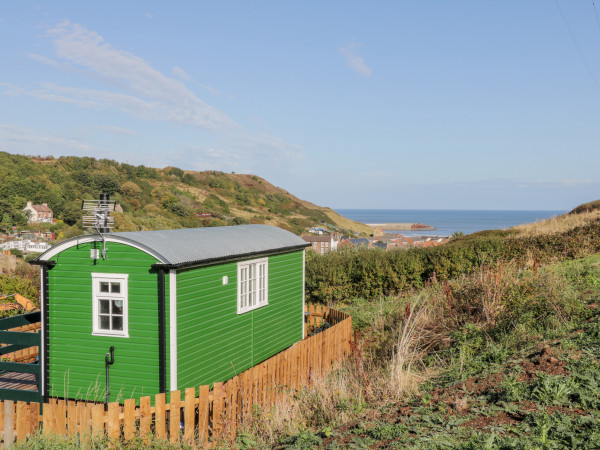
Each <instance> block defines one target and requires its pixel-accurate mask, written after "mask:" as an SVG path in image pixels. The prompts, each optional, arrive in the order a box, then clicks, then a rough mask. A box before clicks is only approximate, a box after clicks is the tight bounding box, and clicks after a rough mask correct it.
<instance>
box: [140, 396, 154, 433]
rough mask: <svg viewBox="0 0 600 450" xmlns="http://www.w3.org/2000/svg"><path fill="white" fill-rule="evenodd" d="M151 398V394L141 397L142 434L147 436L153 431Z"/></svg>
mask: <svg viewBox="0 0 600 450" xmlns="http://www.w3.org/2000/svg"><path fill="white" fill-rule="evenodd" d="M150 404H151V398H150V397H149V396H146V397H140V436H142V437H147V435H148V434H150V433H151V429H150V426H151V425H152V409H151V407H150Z"/></svg>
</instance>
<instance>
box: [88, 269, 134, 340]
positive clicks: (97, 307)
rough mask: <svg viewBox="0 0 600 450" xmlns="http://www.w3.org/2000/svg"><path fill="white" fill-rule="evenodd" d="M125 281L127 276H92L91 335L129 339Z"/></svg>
mask: <svg viewBox="0 0 600 450" xmlns="http://www.w3.org/2000/svg"><path fill="white" fill-rule="evenodd" d="M127 280H128V275H127V274H112V273H93V274H92V296H93V300H92V301H93V306H92V314H93V318H92V319H93V323H94V324H93V333H92V334H94V335H97V336H117V337H129V329H128V326H129V323H128V297H127Z"/></svg>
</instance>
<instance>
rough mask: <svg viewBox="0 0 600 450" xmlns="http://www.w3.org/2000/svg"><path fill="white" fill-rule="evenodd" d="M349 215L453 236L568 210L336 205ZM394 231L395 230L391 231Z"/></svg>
mask: <svg viewBox="0 0 600 450" xmlns="http://www.w3.org/2000/svg"><path fill="white" fill-rule="evenodd" d="M336 211H337V212H338V213H339V214H341V215H342V216H344V217H347V218H348V219H352V220H356V221H358V222H362V223H422V224H425V225H431V226H432V227H434V228H435V230H433V231H393V232H394V233H401V234H402V235H404V236H451V235H452V234H453V233H455V232H457V231H460V232H462V233H464V234H471V233H475V232H477V231H483V230H505V229H508V228H510V227H514V226H515V225H521V224H524V223H532V222H536V221H539V220H544V219H549V218H551V217H555V216H559V215H561V214H564V213H566V212H567V211H523V210H521V211H505V210H499V211H493V210H454V209H336ZM389 232H392V231H389Z"/></svg>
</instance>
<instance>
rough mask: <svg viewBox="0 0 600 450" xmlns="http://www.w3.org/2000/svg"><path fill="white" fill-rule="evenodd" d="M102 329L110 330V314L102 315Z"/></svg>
mask: <svg viewBox="0 0 600 450" xmlns="http://www.w3.org/2000/svg"><path fill="white" fill-rule="evenodd" d="M100 329H101V330H110V317H109V316H100Z"/></svg>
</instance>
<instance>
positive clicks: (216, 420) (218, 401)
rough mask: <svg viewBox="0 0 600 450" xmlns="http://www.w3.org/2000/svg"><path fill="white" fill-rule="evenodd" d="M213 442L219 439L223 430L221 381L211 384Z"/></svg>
mask: <svg viewBox="0 0 600 450" xmlns="http://www.w3.org/2000/svg"><path fill="white" fill-rule="evenodd" d="M212 419H213V420H212V435H213V442H215V441H218V440H220V439H221V433H222V432H223V383H214V384H213V417H212Z"/></svg>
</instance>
